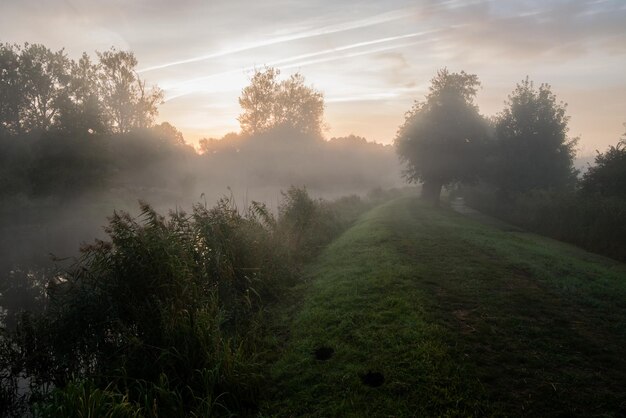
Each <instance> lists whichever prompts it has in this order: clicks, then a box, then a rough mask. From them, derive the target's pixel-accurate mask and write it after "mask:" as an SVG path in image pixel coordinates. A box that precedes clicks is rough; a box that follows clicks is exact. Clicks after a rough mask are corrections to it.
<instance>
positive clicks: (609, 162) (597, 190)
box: [581, 138, 626, 199]
mask: <svg viewBox="0 0 626 418" xmlns="http://www.w3.org/2000/svg"><path fill="white" fill-rule="evenodd" d="M581 188H582V191H583V192H584V193H585V194H586V195H587V196H589V197H590V198H593V195H594V194H597V195H600V196H604V197H610V196H614V197H619V198H622V199H626V138H624V139H622V140H621V141H620V142H619V143H618V144H617V145H615V146H610V147H609V149H607V150H606V151H605V152H604V153H598V155H597V156H596V159H595V165H593V166H591V167H589V169H588V170H587V171H586V172H585V174H584V175H583V178H582V181H581Z"/></svg>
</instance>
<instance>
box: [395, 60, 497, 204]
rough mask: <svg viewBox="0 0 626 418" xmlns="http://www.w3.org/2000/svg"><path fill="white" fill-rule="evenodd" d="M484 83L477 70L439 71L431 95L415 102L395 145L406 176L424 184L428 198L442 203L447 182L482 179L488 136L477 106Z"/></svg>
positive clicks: (412, 180) (432, 83)
mask: <svg viewBox="0 0 626 418" xmlns="http://www.w3.org/2000/svg"><path fill="white" fill-rule="evenodd" d="M479 86H480V83H479V81H478V77H477V76H476V75H474V74H467V73H465V72H463V71H461V72H460V73H451V72H449V71H448V70H447V69H445V68H444V69H443V70H439V71H438V72H437V75H436V76H435V77H434V78H433V79H432V80H431V86H430V90H429V94H428V95H427V96H426V99H425V100H424V101H423V102H415V104H414V105H413V108H412V109H411V110H409V111H408V112H407V114H406V116H405V122H404V124H403V125H402V126H401V127H400V128H399V130H398V133H397V135H396V138H395V146H396V149H397V152H398V154H399V155H400V158H401V160H402V161H403V162H404V163H406V165H407V168H406V171H405V176H406V178H407V179H408V180H409V181H411V182H417V181H422V182H424V186H423V197H425V198H428V199H430V200H433V201H435V202H438V201H439V195H440V193H441V188H442V186H447V185H450V184H451V183H454V182H472V181H474V180H475V179H476V178H477V177H478V174H479V167H480V163H481V157H482V155H483V153H484V142H485V140H486V139H487V124H486V122H485V120H484V119H483V118H482V117H481V116H480V114H479V113H478V107H477V106H476V105H475V104H474V98H475V96H476V92H477V89H478V87H479Z"/></svg>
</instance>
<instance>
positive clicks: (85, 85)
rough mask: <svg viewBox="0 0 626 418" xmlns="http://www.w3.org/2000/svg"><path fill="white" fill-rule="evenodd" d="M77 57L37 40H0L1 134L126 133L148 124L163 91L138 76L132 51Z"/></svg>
mask: <svg viewBox="0 0 626 418" xmlns="http://www.w3.org/2000/svg"><path fill="white" fill-rule="evenodd" d="M96 55H97V61H95V62H93V61H92V59H91V58H90V56H89V55H88V54H87V53H83V54H82V56H81V57H80V58H79V59H78V60H72V59H70V58H68V56H67V54H66V53H65V52H64V50H59V51H52V50H50V49H49V48H47V47H45V46H44V45H41V44H28V43H26V44H24V45H23V46H20V45H14V44H6V43H5V44H0V68H1V69H2V71H1V72H0V97H1V100H0V134H1V133H5V134H7V133H8V134H23V133H28V132H33V131H50V130H60V131H64V132H79V133H85V132H89V133H108V132H111V133H127V132H130V131H131V130H133V129H137V128H147V127H149V126H150V125H152V123H153V121H154V117H155V116H156V115H157V112H158V105H159V104H161V103H162V101H163V92H162V91H161V90H160V89H159V88H158V87H156V86H152V87H148V86H146V82H145V81H144V80H142V79H141V78H140V77H139V75H138V74H137V71H136V67H137V58H135V55H134V54H133V53H132V52H127V51H119V50H117V49H115V48H111V49H109V50H108V51H103V52H96Z"/></svg>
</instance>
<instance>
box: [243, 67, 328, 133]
mask: <svg viewBox="0 0 626 418" xmlns="http://www.w3.org/2000/svg"><path fill="white" fill-rule="evenodd" d="M279 75H280V70H278V69H276V68H272V67H268V68H266V69H265V71H256V72H255V73H254V76H253V77H252V79H251V80H250V85H249V86H247V87H245V88H244V89H243V90H242V92H241V96H240V97H239V105H240V106H241V109H242V111H243V112H242V113H241V115H240V116H239V118H238V120H239V123H240V124H241V131H242V133H244V134H260V133H264V132H267V131H269V130H271V129H275V128H278V127H284V128H289V129H293V130H295V131H297V132H300V133H304V134H307V135H314V136H321V135H322V130H323V128H324V123H323V116H324V95H323V94H322V93H321V92H319V91H317V90H315V89H314V88H313V87H309V86H307V85H306V84H305V79H304V76H302V74H300V73H296V74H293V75H292V76H290V77H289V78H288V79H287V80H283V81H278V76H279Z"/></svg>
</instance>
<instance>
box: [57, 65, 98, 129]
mask: <svg viewBox="0 0 626 418" xmlns="http://www.w3.org/2000/svg"><path fill="white" fill-rule="evenodd" d="M99 72H100V66H99V65H96V64H93V63H92V62H91V58H89V55H87V54H86V53H83V55H82V56H81V57H80V59H79V60H78V61H72V63H71V71H70V75H71V78H70V83H69V86H68V95H67V101H66V102H65V103H64V104H63V106H62V109H61V115H60V118H59V128H60V129H61V130H63V131H66V132H76V133H86V132H90V133H106V132H108V131H109V130H110V129H109V121H108V120H107V117H106V115H105V111H104V105H103V103H102V99H101V97H100V92H99V91H98V79H99Z"/></svg>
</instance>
